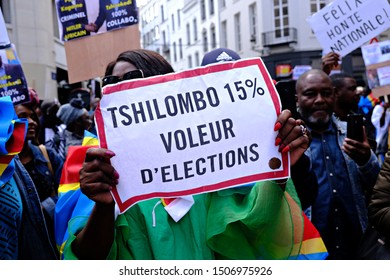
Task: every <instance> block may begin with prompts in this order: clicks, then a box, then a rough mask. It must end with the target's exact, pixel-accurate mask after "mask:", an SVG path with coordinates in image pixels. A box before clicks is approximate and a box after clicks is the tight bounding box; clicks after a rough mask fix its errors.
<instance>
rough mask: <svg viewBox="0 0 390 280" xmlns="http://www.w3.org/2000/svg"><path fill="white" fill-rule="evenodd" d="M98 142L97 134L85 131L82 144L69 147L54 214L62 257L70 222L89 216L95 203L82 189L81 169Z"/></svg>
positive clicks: (56, 236) (57, 242)
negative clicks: (86, 155)
mask: <svg viewBox="0 0 390 280" xmlns="http://www.w3.org/2000/svg"><path fill="white" fill-rule="evenodd" d="M98 144H99V142H98V139H97V138H96V136H95V135H93V134H91V133H90V132H88V131H85V133H84V139H83V143H82V146H71V147H69V151H68V155H67V157H66V160H65V163H64V167H63V169H62V175H61V180H60V185H59V188H58V202H57V204H56V208H55V216H54V225H55V238H56V244H57V248H58V250H59V252H60V256H61V258H63V249H64V246H65V243H66V240H67V239H68V237H69V234H68V222H69V221H70V220H71V219H72V218H73V217H75V216H80V215H81V216H88V215H89V214H90V213H91V211H92V208H93V205H94V202H93V201H92V200H90V199H88V198H87V197H86V196H85V195H83V194H82V193H81V191H80V182H79V181H80V176H79V171H80V169H81V167H82V165H83V162H84V159H85V154H86V152H87V150H88V149H89V148H91V147H93V146H95V147H97V146H98Z"/></svg>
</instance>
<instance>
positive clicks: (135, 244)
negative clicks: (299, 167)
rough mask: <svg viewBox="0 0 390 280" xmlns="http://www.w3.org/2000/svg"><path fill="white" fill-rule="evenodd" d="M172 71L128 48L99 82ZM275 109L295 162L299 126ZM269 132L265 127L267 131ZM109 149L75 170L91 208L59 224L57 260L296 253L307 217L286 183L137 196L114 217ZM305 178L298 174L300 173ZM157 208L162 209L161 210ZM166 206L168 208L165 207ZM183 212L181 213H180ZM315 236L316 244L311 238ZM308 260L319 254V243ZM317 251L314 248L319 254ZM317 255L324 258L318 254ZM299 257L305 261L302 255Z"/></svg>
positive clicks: (303, 144) (282, 144)
mask: <svg viewBox="0 0 390 280" xmlns="http://www.w3.org/2000/svg"><path fill="white" fill-rule="evenodd" d="M171 72H173V69H172V67H171V66H170V65H169V63H168V62H167V61H166V60H165V59H164V58H163V57H161V56H160V55H159V54H157V53H155V52H151V51H147V50H133V51H128V52H124V53H122V54H120V55H119V57H118V58H117V60H116V61H115V62H113V63H111V64H110V65H109V66H108V67H107V71H106V77H105V78H103V83H104V84H109V83H117V82H119V81H122V80H125V79H132V78H142V77H144V78H146V77H150V76H154V75H160V74H166V73H171ZM290 116H291V113H290V112H289V111H282V112H281V113H280V114H279V116H278V117H277V119H276V122H275V127H274V130H275V131H278V135H277V140H276V141H275V145H276V146H279V152H281V153H288V152H289V153H290V159H291V165H295V164H296V163H297V161H298V160H299V159H300V157H301V156H302V155H303V153H304V151H305V150H306V149H307V147H308V146H309V143H310V136H309V135H308V134H307V131H306V129H305V126H304V123H303V122H302V121H300V120H295V119H293V118H291V117H290ZM270 133H271V132H270ZM114 156H115V153H114V152H112V151H111V150H108V149H104V148H90V149H88V150H87V153H86V157H85V161H84V163H83V167H82V168H81V170H80V189H81V192H82V195H85V196H87V197H88V198H89V199H90V200H91V201H93V203H94V205H93V206H92V207H91V209H92V210H91V213H90V215H89V216H88V217H86V216H82V215H79V216H77V215H73V217H74V218H72V219H71V220H70V222H69V227H68V228H67V230H68V233H70V236H69V238H67V240H65V242H64V244H63V245H62V246H63V247H64V250H63V256H64V258H65V259H296V258H301V257H302V254H301V251H300V249H301V247H302V246H303V244H302V242H303V232H304V231H305V233H306V229H307V227H306V226H307V223H310V222H308V220H307V219H305V216H304V215H303V214H302V209H301V207H300V202H299V199H298V196H297V194H296V191H295V187H294V184H293V183H292V181H291V180H284V179H283V180H279V181H273V180H269V181H263V182H257V183H253V184H248V185H245V186H241V187H236V188H230V189H225V190H222V191H215V192H211V193H203V194H197V195H194V196H192V197H191V199H189V201H190V200H191V202H192V203H187V204H182V206H183V207H182V208H181V209H180V210H181V211H179V212H181V215H180V213H178V212H175V209H173V208H174V207H173V206H172V204H174V203H172V204H170V202H171V201H172V200H173V201H175V200H176V199H158V198H154V199H149V200H144V201H141V202H139V203H137V204H135V205H134V206H132V207H131V208H130V209H128V210H127V211H125V212H124V213H123V214H120V215H116V214H115V213H116V205H115V201H114V199H113V197H112V195H111V192H110V191H111V190H113V188H114V187H115V185H117V183H118V179H119V174H118V172H117V171H116V170H115V168H114V167H113V166H112V165H111V164H110V159H111V158H113V157H114ZM301 176H306V174H301ZM164 206H165V207H164ZM171 206H172V207H171ZM183 212H184V213H183ZM317 239H318V240H319V241H320V242H321V244H322V241H321V239H320V238H319V236H317ZM311 253H317V255H316V257H315V258H324V256H326V250H325V248H323V250H322V251H321V252H311ZM318 253H322V255H321V256H319V255H318ZM324 254H325V255H324ZM304 258H310V256H309V255H308V254H306V255H305V256H304Z"/></svg>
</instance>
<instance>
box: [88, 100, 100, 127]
mask: <svg viewBox="0 0 390 280" xmlns="http://www.w3.org/2000/svg"><path fill="white" fill-rule="evenodd" d="M99 102H100V98H99V97H95V98H94V99H93V100H92V101H91V109H90V110H89V112H88V113H89V116H90V117H91V120H92V125H91V127H90V128H89V132H91V133H92V134H93V135H97V131H96V124H95V110H96V107H97V105H98V104H99Z"/></svg>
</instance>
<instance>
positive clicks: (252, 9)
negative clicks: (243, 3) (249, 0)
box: [249, 2, 257, 44]
mask: <svg viewBox="0 0 390 280" xmlns="http://www.w3.org/2000/svg"><path fill="white" fill-rule="evenodd" d="M249 29H250V36H251V37H250V40H251V42H252V43H254V44H256V43H257V11H256V2H254V3H253V4H252V5H250V6H249Z"/></svg>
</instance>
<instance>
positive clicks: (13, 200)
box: [0, 48, 390, 260]
mask: <svg viewBox="0 0 390 280" xmlns="http://www.w3.org/2000/svg"><path fill="white" fill-rule="evenodd" d="M239 59H241V58H240V56H239V55H238V54H237V53H236V52H234V51H232V50H229V49H224V48H219V49H215V50H213V51H211V52H209V53H207V54H206V55H205V56H204V58H203V61H202V66H207V65H210V64H213V63H220V62H226V61H236V60H239ZM339 60H340V57H339V56H338V55H337V53H334V52H332V53H329V54H327V55H325V56H324V57H323V60H322V62H323V64H322V66H323V67H322V69H312V70H309V71H307V72H305V73H304V74H302V75H301V76H300V77H299V79H298V80H297V81H296V100H297V103H296V105H297V110H298V112H297V113H298V114H297V116H299V117H298V118H292V113H294V112H290V111H289V110H282V111H281V113H280V115H279V116H278V117H277V119H276V120H275V131H277V132H278V133H277V138H276V139H275V145H276V146H279V151H280V152H281V153H289V154H290V159H291V160H290V167H291V179H288V180H266V181H262V182H257V183H253V184H251V185H250V186H248V185H246V186H245V187H242V188H233V189H230V190H224V191H216V192H211V193H205V194H198V195H194V196H193V199H194V204H193V206H192V207H191V208H190V209H189V210H188V212H187V213H186V214H185V215H184V216H183V217H182V218H181V219H180V220H179V221H177V222H176V221H174V220H173V219H172V218H171V217H170V216H169V214H168V213H167V211H166V210H165V209H164V206H163V205H162V204H161V205H160V204H159V203H160V199H158V198H156V199H149V200H146V201H142V202H139V203H137V205H135V206H133V207H131V208H130V209H129V210H127V211H126V212H124V213H123V214H120V215H117V214H116V213H117V209H116V207H117V206H116V205H115V201H114V199H113V197H112V195H111V190H112V188H113V187H115V185H116V184H117V183H118V180H120V174H118V172H117V171H116V170H115V168H114V167H113V166H112V165H111V163H110V159H111V158H113V157H115V153H114V152H113V151H111V150H108V149H104V148H97V147H91V148H89V149H84V150H83V151H84V153H85V155H84V154H83V157H82V160H83V162H82V165H81V168H80V169H79V170H76V173H77V176H79V189H78V190H77V191H78V193H77V199H78V200H79V201H80V200H85V201H88V203H89V204H88V205H89V206H88V207H87V206H86V208H85V209H86V210H85V211H82V213H83V215H79V216H77V215H75V216H72V217H70V216H69V218H68V220H66V219H65V221H66V222H67V223H65V224H61V225H59V224H58V223H59V221H60V220H61V221H63V220H64V217H68V216H67V215H69V213H65V212H64V209H65V208H66V209H69V208H72V207H73V208H72V209H71V210H74V208H75V206H74V205H70V204H71V202H70V201H71V199H70V198H69V197H66V198H65V199H64V198H61V197H60V195H59V186H60V180H61V176H69V175H66V174H70V173H71V172H75V170H66V165H65V163H66V161H67V159H68V156H69V154H68V152H69V148H70V147H73V146H82V145H83V140H84V138H85V131H88V132H91V133H92V135H96V133H97V131H96V126H95V123H94V119H93V116H94V111H95V109H96V106H97V103H98V102H99V101H100V99H99V98H96V99H93V100H92V102H91V107H90V108H86V106H85V104H84V102H83V100H82V99H81V98H72V99H70V100H69V101H68V102H67V103H65V104H60V103H59V102H58V101H57V100H39V97H38V96H39V93H37V92H36V91H35V90H33V89H30V101H29V102H27V103H23V104H19V105H16V106H12V102H11V101H10V99H7V98H0V116H1V118H0V136H3V135H7V133H8V132H9V131H10V129H9V128H10V127H11V128H12V129H11V131H15V133H16V132H18V131H19V126H23V125H24V126H26V128H25V130H23V129H22V130H20V131H22V132H21V134H20V135H22V136H20V135H19V136H17V135H16V136H15V137H13V138H12V139H13V147H15V149H16V150H15V151H14V153H10V152H9V149H10V144H9V143H10V142H11V141H9V142H7V140H8V139H9V137H8V138H5V137H3V138H0V141H1V142H0V162H1V163H3V162H7V164H8V165H7V164H5V166H4V167H2V169H0V172H1V174H0V175H1V177H0V179H1V180H0V259H292V258H294V256H297V255H299V250H298V252H295V253H292V252H294V250H295V249H294V248H295V247H296V245H297V244H301V243H302V240H301V239H299V236H298V234H297V233H296V232H294V231H293V230H292V231H289V230H286V228H287V227H289V228H294V227H295V226H298V224H295V221H294V219H292V218H291V217H292V215H298V216H299V217H300V218H302V219H304V218H305V219H306V218H307V219H308V220H310V221H311V223H312V224H313V225H314V227H315V228H316V229H317V230H318V232H319V234H320V236H321V238H322V240H323V243H324V245H325V247H326V252H327V254H326V258H327V259H335V260H341V259H345V260H356V259H359V258H360V255H359V254H358V252H359V245H360V241H361V239H362V237H363V234H364V232H365V230H366V228H367V227H368V225H371V224H372V225H375V226H376V227H377V228H378V229H379V230H381V231H382V232H383V234H385V235H387V236H389V237H390V226H389V225H390V218H389V217H388V215H389V214H388V212H389V211H388V208H389V207H390V198H389V197H388V193H390V184H389V176H388V175H387V173H388V172H389V171H388V169H389V166H390V165H389V156H386V154H387V149H388V129H389V124H390V111H388V108H389V107H390V105H389V103H388V102H387V100H386V99H385V98H380V99H379V98H374V97H373V96H372V93H371V92H370V89H369V88H368V87H366V88H364V89H363V90H359V91H358V86H357V82H356V80H355V78H354V77H353V75H351V73H344V72H343V71H341V72H340V73H336V74H334V73H333V74H332V71H331V70H332V69H333V68H334V67H336V66H338V61H339ZM140 70H141V71H140ZM173 72H174V70H173V68H172V66H171V65H170V64H169V62H168V61H166V60H165V59H164V58H163V57H162V56H161V55H159V54H158V53H156V52H153V51H148V50H131V51H126V52H123V53H121V54H119V55H118V57H117V59H116V60H115V61H113V62H111V63H110V64H108V65H107V68H106V72H105V76H106V79H103V81H106V82H111V83H112V82H119V81H121V80H123V79H126V78H127V79H129V78H147V77H152V76H156V75H165V74H169V73H173ZM132 73H142V77H139V76H137V75H135V74H134V75H133V74H132ZM112 77H116V79H113V78H112ZM11 106H12V108H11ZM5 112H7V114H10V115H12V117H9V116H8V117H5ZM356 114H360V115H363V118H364V126H362V127H361V131H360V132H361V135H362V137H361V138H360V139H352V138H349V137H348V131H347V120H348V118H349V115H356ZM294 116H295V115H294ZM254 129H259V130H261V128H254ZM1 130H2V131H1ZM264 133H267V132H266V131H264ZM7 145H8V146H7ZM8 159H10V160H8ZM0 167H1V165H0ZM378 176H379V178H380V179H379V180H378ZM61 199H62V201H61V208H59V206H58V205H59V204H58V201H59V200H61ZM72 199H73V198H72ZM289 199H290V200H289ZM64 201H65V202H64ZM286 201H289V202H288V203H287V204H286ZM75 203H76V202H75ZM64 205H66V206H67V207H64ZM69 205H70V206H69ZM75 205H76V204H75ZM68 206H69V207H68ZM294 207H295V208H294ZM291 209H295V210H294V211H295V212H294V213H292V210H291ZM150 213H153V215H150ZM58 215H60V216H61V219H60V218H58ZM152 219H153V221H152ZM56 223H57V224H56ZM156 223H157V224H158V225H159V227H158V229H157V228H156V227H155V226H154V225H155V224H156ZM58 228H61V229H62V230H63V231H66V232H67V235H66V238H64V240H61V241H60V242H58V241H57V240H58V236H56V234H57V229H58ZM276 233H278V234H276ZM297 240H298V241H297ZM282 244H283V245H282Z"/></svg>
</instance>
